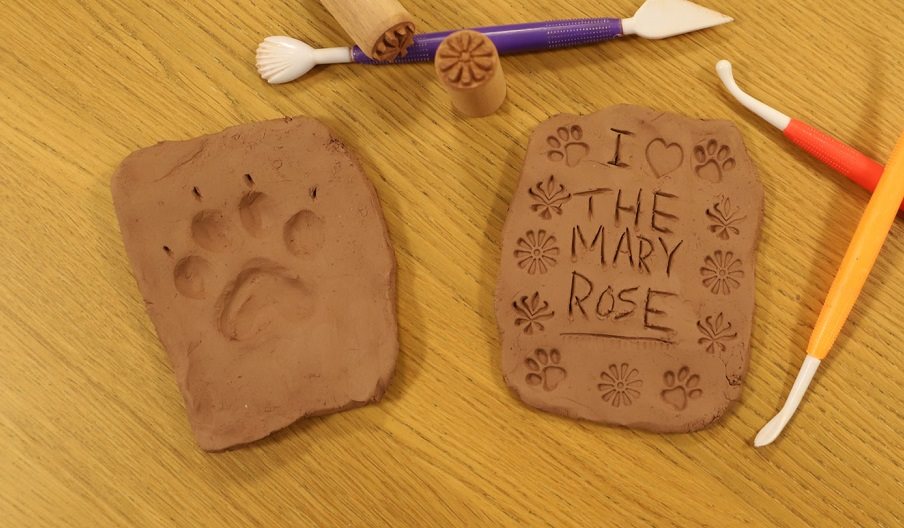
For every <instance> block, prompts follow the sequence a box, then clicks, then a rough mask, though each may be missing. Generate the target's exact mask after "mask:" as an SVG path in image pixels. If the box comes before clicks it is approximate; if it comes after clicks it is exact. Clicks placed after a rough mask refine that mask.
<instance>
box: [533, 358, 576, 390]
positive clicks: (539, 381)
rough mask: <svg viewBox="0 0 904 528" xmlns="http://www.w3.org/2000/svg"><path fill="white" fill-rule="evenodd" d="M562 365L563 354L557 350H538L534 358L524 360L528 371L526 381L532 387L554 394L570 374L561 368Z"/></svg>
mask: <svg viewBox="0 0 904 528" xmlns="http://www.w3.org/2000/svg"><path fill="white" fill-rule="evenodd" d="M561 363H562V354H561V353H560V352H559V351H558V350H557V349H555V348H551V349H549V351H547V350H546V349H545V348H538V349H537V350H535V351H534V354H533V356H531V357H528V358H527V359H525V360H524V364H525V366H526V367H527V370H528V373H527V376H526V377H525V381H526V382H527V384H528V385H530V386H531V387H537V388H540V389H543V390H544V391H546V392H552V391H554V390H556V389H557V388H558V387H559V385H560V384H561V383H562V382H563V381H565V378H567V377H568V372H567V371H566V370H565V369H564V368H562V367H561Z"/></svg>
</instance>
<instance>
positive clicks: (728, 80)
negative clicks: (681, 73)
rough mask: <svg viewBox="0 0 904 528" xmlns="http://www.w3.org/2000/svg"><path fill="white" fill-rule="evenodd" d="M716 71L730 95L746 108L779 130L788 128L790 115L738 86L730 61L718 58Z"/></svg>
mask: <svg viewBox="0 0 904 528" xmlns="http://www.w3.org/2000/svg"><path fill="white" fill-rule="evenodd" d="M716 73H717V74H718V75H719V79H721V80H722V84H724V85H725V88H726V89H727V90H728V92H729V93H731V95H732V96H733V97H734V98H735V99H737V100H738V102H740V103H741V104H742V105H744V106H745V107H746V108H747V109H748V110H750V111H751V112H753V113H754V114H756V115H758V116H760V117H761V118H763V119H764V120H765V121H767V122H768V123H769V124H771V125H772V126H774V127H775V128H778V129H779V130H785V129H786V128H788V125H790V124H791V118H790V117H788V116H786V115H785V114H783V113H781V112H779V111H778V110H776V109H775V108H772V107H771V106H769V105H767V104H766V103H763V102H762V101H759V100H757V99H755V98H753V97H751V96H750V95H748V94H747V93H746V92H745V91H744V90H741V87H740V86H738V83H737V82H735V78H734V68H733V67H732V65H731V63H730V62H728V61H727V60H720V61H719V62H717V63H716Z"/></svg>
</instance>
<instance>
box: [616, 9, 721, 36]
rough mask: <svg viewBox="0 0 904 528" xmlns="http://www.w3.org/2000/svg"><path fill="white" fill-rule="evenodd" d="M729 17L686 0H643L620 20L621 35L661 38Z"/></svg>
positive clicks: (709, 26) (707, 26)
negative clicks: (627, 15) (628, 14)
mask: <svg viewBox="0 0 904 528" xmlns="http://www.w3.org/2000/svg"><path fill="white" fill-rule="evenodd" d="M733 21H734V19H733V18H731V17H730V16H727V15H723V14H722V13H719V12H718V11H713V10H712V9H707V8H705V7H703V6H700V5H697V4H695V3H693V2H690V1H688V0H647V1H646V2H644V3H643V5H642V6H640V9H638V10H637V13H635V14H634V16H633V17H631V18H627V19H624V20H623V21H622V24H623V27H622V29H623V31H624V34H625V35H638V36H640V37H643V38H647V39H664V38H669V37H674V36H676V35H683V34H685V33H691V32H693V31H699V30H701V29H707V28H711V27H715V26H720V25H722V24H728V23H729V22H733Z"/></svg>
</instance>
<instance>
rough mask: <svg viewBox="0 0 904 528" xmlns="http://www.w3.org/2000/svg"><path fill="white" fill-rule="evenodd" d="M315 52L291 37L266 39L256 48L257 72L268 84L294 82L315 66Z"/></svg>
mask: <svg viewBox="0 0 904 528" xmlns="http://www.w3.org/2000/svg"><path fill="white" fill-rule="evenodd" d="M315 51H316V50H315V49H314V48H312V47H311V46H308V45H307V44H305V43H304V42H302V41H300V40H297V39H293V38H291V37H283V36H277V37H267V38H266V39H264V41H263V42H261V44H260V46H258V47H257V72H258V73H259V74H260V76H261V77H262V78H263V79H264V80H265V81H267V82H268V83H270V84H283V83H287V82H291V81H294V80H295V79H298V78H299V77H301V76H302V75H304V74H306V73H308V72H309V71H311V69H312V68H313V67H314V66H316V65H317V61H316V59H315Z"/></svg>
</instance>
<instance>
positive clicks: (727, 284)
mask: <svg viewBox="0 0 904 528" xmlns="http://www.w3.org/2000/svg"><path fill="white" fill-rule="evenodd" d="M743 267H744V265H743V263H742V262H741V261H740V260H739V259H738V258H736V257H735V255H734V253H732V252H731V251H727V252H725V251H722V250H718V251H716V252H715V253H713V254H712V255H710V256H707V257H706V259H705V260H704V263H703V267H702V268H700V275H702V276H703V285H704V286H706V287H707V288H709V290H710V291H711V292H713V293H715V294H717V295H719V294H722V295H728V294H730V293H731V292H732V291H733V290H735V289H736V288H738V287H740V286H741V279H743V278H744V269H743Z"/></svg>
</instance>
